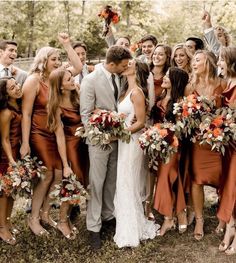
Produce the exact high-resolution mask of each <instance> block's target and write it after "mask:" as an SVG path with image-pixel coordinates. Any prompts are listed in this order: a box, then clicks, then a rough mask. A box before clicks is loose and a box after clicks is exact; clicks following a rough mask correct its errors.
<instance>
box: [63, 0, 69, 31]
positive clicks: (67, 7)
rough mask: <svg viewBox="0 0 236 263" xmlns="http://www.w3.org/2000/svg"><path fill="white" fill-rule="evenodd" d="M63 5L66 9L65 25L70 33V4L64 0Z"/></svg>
mask: <svg viewBox="0 0 236 263" xmlns="http://www.w3.org/2000/svg"><path fill="white" fill-rule="evenodd" d="M64 7H65V11H66V24H67V25H66V26H67V32H68V34H70V4H69V2H68V1H64Z"/></svg>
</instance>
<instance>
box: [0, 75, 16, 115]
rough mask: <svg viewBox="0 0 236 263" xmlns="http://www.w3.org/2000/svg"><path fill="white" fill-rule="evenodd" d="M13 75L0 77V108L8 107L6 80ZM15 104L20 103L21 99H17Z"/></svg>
mask: <svg viewBox="0 0 236 263" xmlns="http://www.w3.org/2000/svg"><path fill="white" fill-rule="evenodd" d="M10 79H15V78H13V77H2V78H0V110H4V109H6V108H8V107H9V104H8V102H9V96H8V92H7V82H8V80H10ZM16 101H17V104H18V105H20V102H21V99H17V100H16Z"/></svg>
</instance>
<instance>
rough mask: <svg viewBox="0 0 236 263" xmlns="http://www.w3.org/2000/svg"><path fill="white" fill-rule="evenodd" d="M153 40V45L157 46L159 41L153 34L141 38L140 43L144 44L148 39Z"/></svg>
mask: <svg viewBox="0 0 236 263" xmlns="http://www.w3.org/2000/svg"><path fill="white" fill-rule="evenodd" d="M148 40H150V41H152V43H153V45H154V46H156V45H157V43H158V41H157V38H156V37H155V36H153V35H146V36H144V37H143V38H142V39H141V40H140V43H141V44H142V43H143V42H146V41H148Z"/></svg>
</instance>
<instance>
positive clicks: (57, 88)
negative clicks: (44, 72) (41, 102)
mask: <svg viewBox="0 0 236 263" xmlns="http://www.w3.org/2000/svg"><path fill="white" fill-rule="evenodd" d="M66 72H68V70H66V69H63V68H59V69H55V70H53V71H52V72H51V73H50V75H49V83H50V91H49V100H48V104H47V110H48V118H47V127H48V129H49V130H50V131H51V132H54V131H55V130H56V128H57V126H58V123H57V119H56V113H57V110H58V108H59V106H60V103H61V102H62V99H63V86H62V82H63V77H64V75H65V73H66ZM70 100H71V103H72V105H73V107H74V108H79V94H78V92H77V90H72V91H70Z"/></svg>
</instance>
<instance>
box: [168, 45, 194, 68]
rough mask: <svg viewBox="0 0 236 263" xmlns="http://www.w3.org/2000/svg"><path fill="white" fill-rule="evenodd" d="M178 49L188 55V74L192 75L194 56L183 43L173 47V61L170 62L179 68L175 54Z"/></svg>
mask: <svg viewBox="0 0 236 263" xmlns="http://www.w3.org/2000/svg"><path fill="white" fill-rule="evenodd" d="M178 49H182V50H183V51H184V53H185V54H186V56H187V58H188V64H187V73H191V72H192V67H191V61H192V57H193V56H192V54H191V52H190V51H189V50H188V48H187V47H186V45H185V44H183V43H180V44H177V45H175V46H174V47H173V49H172V54H171V60H170V64H171V66H172V67H177V64H176V63H175V53H176V51H177V50H178Z"/></svg>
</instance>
